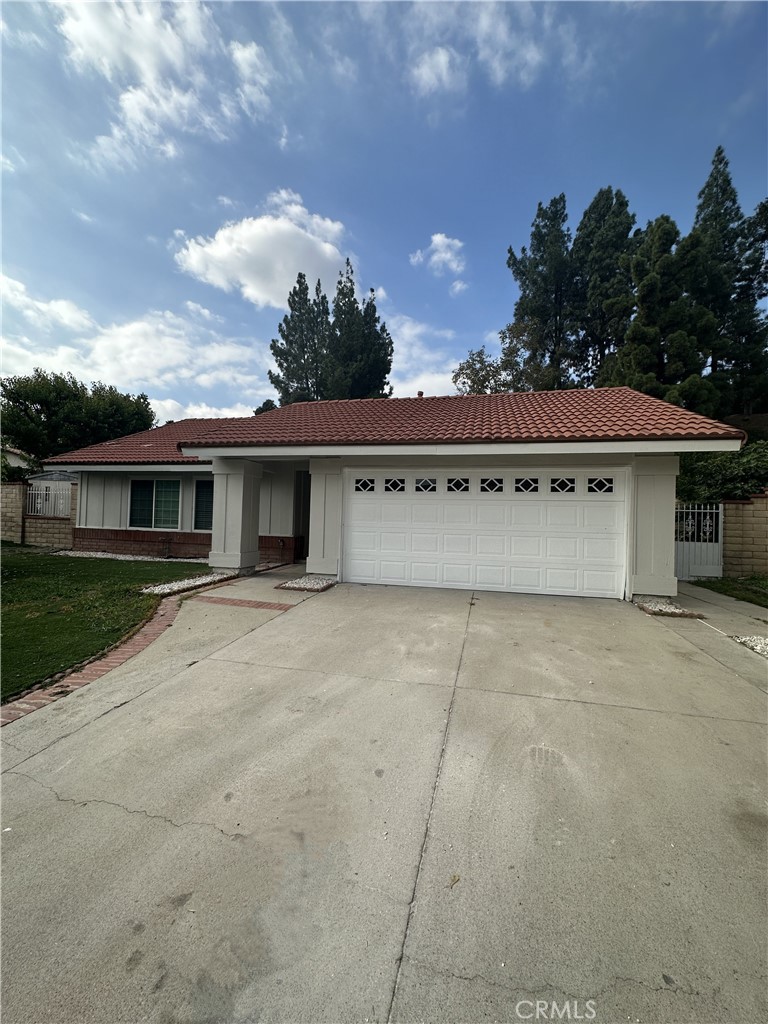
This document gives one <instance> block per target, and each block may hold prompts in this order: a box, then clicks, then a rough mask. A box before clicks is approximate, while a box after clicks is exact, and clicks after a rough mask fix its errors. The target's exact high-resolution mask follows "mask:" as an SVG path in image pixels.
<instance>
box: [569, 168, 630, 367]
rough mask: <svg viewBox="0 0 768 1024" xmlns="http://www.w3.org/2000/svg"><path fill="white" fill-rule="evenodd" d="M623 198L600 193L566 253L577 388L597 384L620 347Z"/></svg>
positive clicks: (626, 233)
mask: <svg viewBox="0 0 768 1024" xmlns="http://www.w3.org/2000/svg"><path fill="white" fill-rule="evenodd" d="M634 223H635V216H634V214H633V213H630V211H629V203H628V201H627V198H626V196H625V195H624V193H623V192H621V191H620V190H619V189H617V190H616V191H615V192H614V190H613V189H612V188H610V187H609V188H602V189H600V191H599V192H598V193H597V195H596V196H595V198H594V199H593V200H592V202H591V203H590V204H589V206H588V207H587V209H586V210H585V211H584V216H583V217H582V218H581V221H580V222H579V226H578V228H577V229H576V234H575V236H574V239H573V246H572V247H571V264H572V286H571V295H570V301H569V317H570V321H569V329H570V331H571V333H572V336H573V373H574V376H575V377H576V379H577V380H578V382H579V384H581V385H587V386H591V385H594V384H596V383H597V382H598V380H599V378H600V373H601V370H602V367H603V363H604V362H605V358H606V356H607V355H608V354H609V353H611V352H615V351H616V350H617V349H618V348H619V347H620V346H621V344H622V342H623V341H624V336H625V334H626V331H627V328H628V326H629V322H630V317H631V314H632V307H633V295H632V277H631V274H630V254H631V251H632V248H633V244H634V243H633V239H632V238H631V237H630V232H631V231H632V228H633V226H634Z"/></svg>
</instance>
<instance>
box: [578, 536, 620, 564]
mask: <svg viewBox="0 0 768 1024" xmlns="http://www.w3.org/2000/svg"><path fill="white" fill-rule="evenodd" d="M584 561H585V562H618V561H620V553H619V541H618V538H617V537H585V538H584Z"/></svg>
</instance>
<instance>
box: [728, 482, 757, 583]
mask: <svg viewBox="0 0 768 1024" xmlns="http://www.w3.org/2000/svg"><path fill="white" fill-rule="evenodd" d="M755 572H762V573H768V491H766V492H765V494H756V495H753V497H751V498H746V499H745V500H743V501H725V502H723V575H724V576H749V575H751V574H752V573H755Z"/></svg>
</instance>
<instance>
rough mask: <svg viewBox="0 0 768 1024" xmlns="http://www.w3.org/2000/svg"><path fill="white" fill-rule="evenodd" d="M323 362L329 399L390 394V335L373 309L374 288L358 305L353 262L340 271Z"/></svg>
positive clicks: (391, 350) (391, 347)
mask: <svg viewBox="0 0 768 1024" xmlns="http://www.w3.org/2000/svg"><path fill="white" fill-rule="evenodd" d="M332 312H333V316H332V320H331V333H330V340H329V346H328V358H327V361H326V380H327V394H326V397H328V398H386V397H389V395H391V394H392V388H391V386H390V384H389V381H388V379H387V378H388V375H389V372H390V370H391V369H392V354H393V346H392V338H391V337H390V334H389V331H388V330H387V327H386V324H384V323H382V322H381V319H380V317H379V315H378V312H377V309H376V301H375V297H374V293H373V290H371V292H370V294H369V296H368V297H367V298H366V299H364V300H363V305H362V306H361V305H360V303H359V302H358V299H357V295H356V294H355V277H354V271H353V269H352V264H351V263H350V261H349V260H347V262H346V266H345V268H344V271H343V272H342V273H341V274H339V280H338V282H337V285H336V295H335V296H334V300H333V311H332Z"/></svg>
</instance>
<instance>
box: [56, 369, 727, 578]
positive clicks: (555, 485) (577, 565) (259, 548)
mask: <svg viewBox="0 0 768 1024" xmlns="http://www.w3.org/2000/svg"><path fill="white" fill-rule="evenodd" d="M744 439H745V434H744V433H743V431H741V430H739V429H738V428H736V427H732V426H728V425H726V424H723V423H718V422H716V421H714V420H711V419H707V418H706V417H704V416H699V415H697V414H695V413H692V412H688V411H687V410H685V409H680V408H678V407H677V406H673V405H669V404H667V403H666V402H663V401H660V400H659V399H655V398H650V397H649V396H647V395H643V394H640V393H638V392H636V391H633V390H631V389H630V388H624V387H620V388H599V389H596V390H574V391H557V392H530V393H517V394H501V395H467V396H460V395H457V396H449V397H439V398H424V397H421V396H420V397H418V398H389V399H361V400H350V401H329V402H302V403H297V404H295V405H289V406H285V407H283V408H280V409H276V410H274V411H272V412H267V413H262V414H261V415H259V416H248V417H242V418H236V419H216V420H211V419H208V420H200V419H194V420H183V421H181V422H177V423H171V424H167V425H166V426H164V427H157V428H155V429H153V430H148V431H144V432H143V433H140V434H133V435H131V436H130V437H124V438H119V439H117V440H115V441H108V442H106V443H104V444H98V445H93V446H92V447H90V448H84V449H82V450H80V451H76V452H71V453H69V454H68V455H61V456H59V457H57V458H55V459H49V460H48V462H47V465H48V466H49V467H51V468H54V467H61V468H66V469H67V470H68V471H70V472H74V473H78V474H79V476H80V488H79V508H78V514H77V524H76V528H75V530H74V545H75V547H76V548H79V549H85V550H88V549H90V550H105V551H131V552H136V553H145V554H147V553H160V554H167V555H171V556H181V557H190V556H192V555H205V556H207V557H208V560H209V562H210V564H211V565H212V566H215V567H225V568H237V569H241V570H243V571H247V570H248V569H249V568H251V567H253V566H254V565H255V564H256V563H257V562H258V560H259V555H260V552H261V556H262V557H264V556H267V557H272V558H274V557H275V555H279V556H280V557H281V558H282V560H284V561H291V560H299V559H302V558H305V557H306V559H307V571H308V572H314V573H327V574H332V575H337V576H338V578H339V579H340V580H342V581H346V582H354V583H367V584H377V583H378V584H396V585H399V586H419V587H455V588H472V589H477V590H498V591H512V592H519V593H532V594H565V595H581V596H585V597H609V598H611V597H612V598H631V597H632V595H633V594H635V593H642V594H658V595H673V594H675V593H676V592H677V580H676V579H675V572H674V508H675V478H676V476H677V472H678V454H679V453H681V452H689V451H736V450H738V449H739V448H740V447H741V445H742V443H743V441H744Z"/></svg>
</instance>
